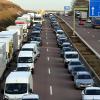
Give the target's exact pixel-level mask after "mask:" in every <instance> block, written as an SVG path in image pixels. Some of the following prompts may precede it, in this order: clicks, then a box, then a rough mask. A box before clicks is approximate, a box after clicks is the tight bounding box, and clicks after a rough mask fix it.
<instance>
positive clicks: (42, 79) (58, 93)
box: [33, 20, 81, 100]
mask: <svg viewBox="0 0 100 100" xmlns="http://www.w3.org/2000/svg"><path fill="white" fill-rule="evenodd" d="M41 37H42V41H43V46H42V47H41V54H40V57H39V59H38V60H37V62H36V64H35V73H34V75H33V82H34V85H33V89H34V92H35V93H38V94H39V95H40V100H80V98H81V91H80V90H76V89H75V88H74V84H73V81H72V79H71V76H70V74H68V71H67V69H65V68H64V63H63V59H62V58H61V57H60V54H59V52H60V49H59V48H58V47H57V43H56V37H55V34H54V33H53V30H52V28H51V26H50V23H49V21H48V20H46V21H45V22H44V23H43V29H42V33H41Z"/></svg>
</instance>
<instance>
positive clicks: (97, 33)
mask: <svg viewBox="0 0 100 100" xmlns="http://www.w3.org/2000/svg"><path fill="white" fill-rule="evenodd" d="M60 17H61V18H62V19H64V20H65V22H67V23H68V24H69V25H70V26H72V27H73V18H72V17H71V16H67V17H65V16H60ZM78 23H79V22H78V21H76V26H75V29H76V32H77V33H78V34H79V35H80V36H81V37H82V38H83V39H84V40H85V41H86V42H87V43H88V44H89V45H90V46H91V47H92V48H93V49H94V50H95V51H96V52H97V53H98V54H99V55H100V29H93V28H88V27H85V26H83V25H79V24H78Z"/></svg>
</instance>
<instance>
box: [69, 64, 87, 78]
mask: <svg viewBox="0 0 100 100" xmlns="http://www.w3.org/2000/svg"><path fill="white" fill-rule="evenodd" d="M80 71H81V72H84V71H87V69H86V67H85V66H84V65H80V66H76V67H73V68H72V71H71V75H72V78H74V77H75V75H76V74H77V73H78V72H80Z"/></svg>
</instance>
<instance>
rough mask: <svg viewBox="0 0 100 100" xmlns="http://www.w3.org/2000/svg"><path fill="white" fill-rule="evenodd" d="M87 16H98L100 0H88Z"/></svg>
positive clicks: (99, 14)
mask: <svg viewBox="0 0 100 100" xmlns="http://www.w3.org/2000/svg"><path fill="white" fill-rule="evenodd" d="M89 16H90V17H100V0H90V1H89Z"/></svg>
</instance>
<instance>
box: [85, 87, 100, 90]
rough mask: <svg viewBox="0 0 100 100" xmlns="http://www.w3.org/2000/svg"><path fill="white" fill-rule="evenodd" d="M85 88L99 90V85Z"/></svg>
mask: <svg viewBox="0 0 100 100" xmlns="http://www.w3.org/2000/svg"><path fill="white" fill-rule="evenodd" d="M85 89H86V90H87V89H89V90H92V89H97V90H100V87H86V88H85Z"/></svg>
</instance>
